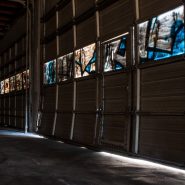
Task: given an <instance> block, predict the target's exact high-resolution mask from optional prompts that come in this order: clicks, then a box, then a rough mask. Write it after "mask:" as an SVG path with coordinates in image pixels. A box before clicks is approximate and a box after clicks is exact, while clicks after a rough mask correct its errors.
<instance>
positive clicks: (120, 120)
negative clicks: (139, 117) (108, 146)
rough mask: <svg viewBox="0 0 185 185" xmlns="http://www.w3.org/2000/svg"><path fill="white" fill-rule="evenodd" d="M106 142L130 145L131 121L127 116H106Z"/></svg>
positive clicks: (104, 135)
mask: <svg viewBox="0 0 185 185" xmlns="http://www.w3.org/2000/svg"><path fill="white" fill-rule="evenodd" d="M103 128H104V132H103V137H102V139H103V141H104V142H106V141H107V142H117V143H121V144H123V145H125V146H126V145H127V144H128V137H127V136H128V132H129V119H128V117H126V116H119V115H105V116H104V125H103Z"/></svg>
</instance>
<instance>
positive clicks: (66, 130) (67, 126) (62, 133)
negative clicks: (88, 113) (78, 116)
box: [55, 113, 72, 139]
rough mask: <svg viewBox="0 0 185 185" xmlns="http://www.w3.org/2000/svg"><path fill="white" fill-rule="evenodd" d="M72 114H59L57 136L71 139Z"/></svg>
mask: <svg viewBox="0 0 185 185" xmlns="http://www.w3.org/2000/svg"><path fill="white" fill-rule="evenodd" d="M71 125H72V113H58V114H57V120H56V128H55V136H57V137H61V138H63V139H70V134H71Z"/></svg>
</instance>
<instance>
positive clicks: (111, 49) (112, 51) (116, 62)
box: [103, 35, 127, 72]
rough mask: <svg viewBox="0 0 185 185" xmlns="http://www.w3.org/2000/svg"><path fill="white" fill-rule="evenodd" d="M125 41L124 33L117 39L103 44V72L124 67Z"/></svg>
mask: <svg viewBox="0 0 185 185" xmlns="http://www.w3.org/2000/svg"><path fill="white" fill-rule="evenodd" d="M126 41H127V36H126V35H124V36H122V37H121V38H120V39H118V40H115V41H112V42H109V43H106V44H104V45H103V52H104V72H107V71H117V70H122V69H125V68H126Z"/></svg>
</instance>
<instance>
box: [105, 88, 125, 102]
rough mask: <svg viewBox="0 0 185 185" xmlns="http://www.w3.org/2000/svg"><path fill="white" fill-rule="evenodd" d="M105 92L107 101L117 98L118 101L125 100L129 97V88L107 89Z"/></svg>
mask: <svg viewBox="0 0 185 185" xmlns="http://www.w3.org/2000/svg"><path fill="white" fill-rule="evenodd" d="M104 92H105V93H104V98H105V99H109V98H110V99H111V98H114V97H115V96H116V98H118V99H123V98H125V97H126V96H127V86H114V87H105V88H104Z"/></svg>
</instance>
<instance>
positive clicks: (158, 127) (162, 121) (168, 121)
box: [140, 116, 185, 132]
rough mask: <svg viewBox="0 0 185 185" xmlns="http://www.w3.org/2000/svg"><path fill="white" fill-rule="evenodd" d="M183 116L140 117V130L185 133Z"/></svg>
mask: <svg viewBox="0 0 185 185" xmlns="http://www.w3.org/2000/svg"><path fill="white" fill-rule="evenodd" d="M184 121H185V118H184V116H171V117H169V116H145V117H141V126H140V129H141V130H149V131H150V130H155V131H156V132H157V131H169V132H171V131H173V132H175V131H177V132H185V122H184Z"/></svg>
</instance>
